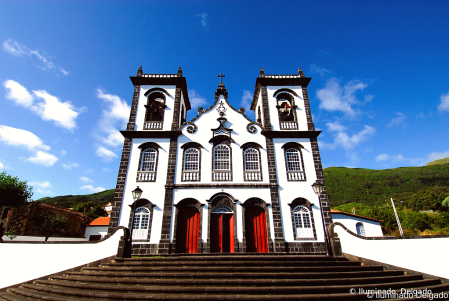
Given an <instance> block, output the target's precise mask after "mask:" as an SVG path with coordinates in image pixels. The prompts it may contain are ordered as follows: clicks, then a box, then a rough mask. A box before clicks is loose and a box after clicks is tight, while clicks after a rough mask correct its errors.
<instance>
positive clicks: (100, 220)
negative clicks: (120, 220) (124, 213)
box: [86, 217, 111, 226]
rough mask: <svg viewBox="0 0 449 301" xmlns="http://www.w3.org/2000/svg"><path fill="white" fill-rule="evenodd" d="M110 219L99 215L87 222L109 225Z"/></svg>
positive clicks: (89, 224) (90, 224) (91, 224)
mask: <svg viewBox="0 0 449 301" xmlns="http://www.w3.org/2000/svg"><path fill="white" fill-rule="evenodd" d="M110 219H111V218H110V217H99V218H97V219H94V220H93V221H91V222H90V223H88V224H86V226H108V225H109V220H110Z"/></svg>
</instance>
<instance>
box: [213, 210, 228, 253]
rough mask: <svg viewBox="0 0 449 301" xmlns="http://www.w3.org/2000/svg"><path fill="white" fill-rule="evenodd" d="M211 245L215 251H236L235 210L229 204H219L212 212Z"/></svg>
mask: <svg viewBox="0 0 449 301" xmlns="http://www.w3.org/2000/svg"><path fill="white" fill-rule="evenodd" d="M210 235H211V245H210V250H211V252H213V253H234V212H233V211H232V209H231V208H229V207H228V206H217V207H215V208H214V209H213V210H212V212H211V230H210Z"/></svg>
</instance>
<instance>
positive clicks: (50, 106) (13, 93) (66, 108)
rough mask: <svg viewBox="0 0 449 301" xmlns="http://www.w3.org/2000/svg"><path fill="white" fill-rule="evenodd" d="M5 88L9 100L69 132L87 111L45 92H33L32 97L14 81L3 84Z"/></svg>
mask: <svg viewBox="0 0 449 301" xmlns="http://www.w3.org/2000/svg"><path fill="white" fill-rule="evenodd" d="M3 86H4V87H5V90H6V98H7V99H9V100H12V101H14V102H15V103H16V104H17V105H20V106H23V107H25V108H27V109H30V110H31V111H33V112H35V113H36V114H37V115H39V116H40V117H41V118H42V119H43V120H46V121H54V122H55V124H56V125H57V126H60V127H63V128H66V129H68V130H73V129H74V128H75V127H76V122H75V120H76V118H77V117H78V115H79V114H80V113H82V112H83V111H84V110H86V108H84V107H83V108H76V107H75V106H73V105H72V103H71V102H70V101H66V102H62V101H60V100H59V99H58V98H57V97H56V96H53V95H50V94H49V93H48V92H46V91H44V90H39V91H34V90H33V95H31V94H30V93H29V92H28V90H27V89H26V88H25V87H24V86H22V85H21V84H19V83H18V82H16V81H13V80H6V81H5V82H3ZM40 99H42V100H43V101H41V100H40Z"/></svg>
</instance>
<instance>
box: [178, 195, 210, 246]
mask: <svg viewBox="0 0 449 301" xmlns="http://www.w3.org/2000/svg"><path fill="white" fill-rule="evenodd" d="M189 206H191V207H195V208H196V209H197V210H198V211H199V213H200V226H199V229H198V230H199V231H198V232H199V233H198V253H205V252H204V244H203V236H202V232H203V231H202V230H203V206H204V204H201V203H200V202H199V201H198V200H196V199H194V198H187V199H183V200H181V201H179V202H178V203H177V204H176V205H174V207H175V210H174V211H173V214H174V216H173V222H174V227H173V238H172V242H171V245H172V248H173V249H172V252H170V253H175V252H176V233H177V230H178V216H179V210H182V209H183V208H186V207H189ZM207 253H208V252H207Z"/></svg>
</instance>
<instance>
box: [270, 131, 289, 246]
mask: <svg viewBox="0 0 449 301" xmlns="http://www.w3.org/2000/svg"><path fill="white" fill-rule="evenodd" d="M265 141H266V145H267V159H268V160H267V161H268V177H269V180H270V184H272V185H271V187H270V195H271V204H272V207H271V208H272V212H273V225H274V229H273V231H274V246H273V252H283V250H285V243H284V242H285V240H284V233H283V230H282V216H281V207H280V204H279V188H278V187H275V185H278V182H277V171H276V158H275V156H274V145H273V139H271V138H267V137H266V138H265Z"/></svg>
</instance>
